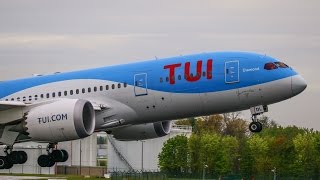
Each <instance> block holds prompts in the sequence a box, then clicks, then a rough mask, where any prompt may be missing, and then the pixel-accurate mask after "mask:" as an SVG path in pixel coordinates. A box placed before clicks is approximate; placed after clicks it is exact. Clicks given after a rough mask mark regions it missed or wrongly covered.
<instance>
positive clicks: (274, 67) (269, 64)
mask: <svg viewBox="0 0 320 180" xmlns="http://www.w3.org/2000/svg"><path fill="white" fill-rule="evenodd" d="M277 68H278V66H277V65H275V64H274V63H272V62H270V63H266V64H265V65H264V69H266V70H273V69H277Z"/></svg>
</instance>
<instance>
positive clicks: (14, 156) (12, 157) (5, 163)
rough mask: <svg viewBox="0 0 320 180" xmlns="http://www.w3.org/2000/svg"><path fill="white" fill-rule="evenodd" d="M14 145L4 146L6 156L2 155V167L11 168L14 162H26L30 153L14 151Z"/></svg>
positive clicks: (0, 163) (0, 157)
mask: <svg viewBox="0 0 320 180" xmlns="http://www.w3.org/2000/svg"><path fill="white" fill-rule="evenodd" d="M12 149H13V146H6V147H5V148H4V153H5V154H6V155H5V156H0V169H10V168H12V166H13V165H14V164H24V163H25V162H27V160H28V155H27V153H26V152H24V151H13V150H12Z"/></svg>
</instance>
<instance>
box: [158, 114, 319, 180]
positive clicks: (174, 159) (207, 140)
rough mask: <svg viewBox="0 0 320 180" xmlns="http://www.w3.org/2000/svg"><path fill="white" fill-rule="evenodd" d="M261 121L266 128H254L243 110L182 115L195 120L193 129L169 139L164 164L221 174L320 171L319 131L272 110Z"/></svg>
mask: <svg viewBox="0 0 320 180" xmlns="http://www.w3.org/2000/svg"><path fill="white" fill-rule="evenodd" d="M259 121H260V122H262V124H263V126H264V129H263V131H262V132H260V133H254V134H253V133H251V132H249V131H248V122H247V121H245V120H243V119H241V118H239V114H237V113H232V114H224V115H212V116H208V117H201V118H191V119H186V120H180V121H177V122H176V124H179V125H190V126H192V127H193V132H192V135H191V136H190V137H186V136H183V135H179V136H176V137H174V138H171V139H169V140H168V141H167V142H166V143H165V144H164V146H163V148H162V151H161V153H160V154H159V167H160V169H161V171H165V172H169V173H189V174H193V173H203V172H204V171H205V172H206V174H212V175H217V176H225V175H230V174H239V175H241V176H242V177H254V176H269V177H270V176H273V173H276V174H277V176H278V177H279V176H280V177H295V178H303V179H305V178H314V177H317V179H318V177H320V134H319V132H318V131H314V130H313V129H306V128H299V127H296V126H290V127H281V126H279V125H277V124H276V123H275V122H274V121H272V120H270V119H269V118H268V117H266V116H263V117H262V118H260V119H259Z"/></svg>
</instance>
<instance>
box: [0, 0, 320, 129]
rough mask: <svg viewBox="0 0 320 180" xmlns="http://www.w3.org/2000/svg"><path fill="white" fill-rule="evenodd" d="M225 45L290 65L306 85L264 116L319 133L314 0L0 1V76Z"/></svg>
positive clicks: (319, 25) (318, 25)
mask: <svg viewBox="0 0 320 180" xmlns="http://www.w3.org/2000/svg"><path fill="white" fill-rule="evenodd" d="M222 50H241V51H253V52H259V53H263V54H267V55H271V56H273V57H276V58H278V59H280V60H281V61H284V62H285V63H287V64H288V65H290V66H292V67H293V68H294V69H295V70H296V71H298V72H299V73H300V74H301V75H302V76H303V77H304V78H305V79H306V81H307V83H308V88H307V89H306V90H305V91H304V92H303V93H302V94H301V95H299V96H297V97H294V98H292V99H290V100H287V101H284V102H280V103H278V104H275V105H271V106H269V109H270V112H269V113H267V114H266V115H268V116H269V117H271V118H272V119H274V120H276V121H277V122H278V123H279V124H281V125H285V126H286V125H297V126H303V127H311V128H314V129H317V130H320V118H319V114H318V112H319V108H320V106H319V100H320V80H319V77H320V76H319V70H318V67H319V64H320V63H319V57H320V1H319V0H307V1H301V0H281V1H279V0H267V1H266V0H263V1H262V0H261V1H260V0H241V1H237V0H224V1H215V0H193V1H190V0H161V1H152V0H138V1H134V0H127V1H122V0H117V1H111V0H101V1H96V0H88V1H80V0H74V1H71V0H70V1H67V0H54V1H52V0H50V1H49V0H23V1H21V0H0V60H1V61H0V62H1V66H0V80H8V79H16V78H20V77H25V76H30V75H31V74H48V73H53V72H58V71H59V72H61V71H62V72H64V71H70V70H77V69H84V68H91V67H97V66H105V65H111V64H119V63H128V62H134V61H141V60H147V59H153V58H154V57H155V56H157V57H158V58H161V57H170V56H176V55H181V54H192V53H200V52H211V51H222ZM247 112H248V111H247ZM244 116H245V117H246V118H249V114H248V113H244Z"/></svg>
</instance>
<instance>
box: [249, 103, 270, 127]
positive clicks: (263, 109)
mask: <svg viewBox="0 0 320 180" xmlns="http://www.w3.org/2000/svg"><path fill="white" fill-rule="evenodd" d="M250 111H251V115H252V118H251V119H252V122H251V123H250V124H249V130H250V131H251V132H261V131H262V124H261V123H260V122H259V121H258V120H257V116H258V115H261V114H263V113H264V112H268V107H267V106H262V105H260V106H255V107H252V108H250Z"/></svg>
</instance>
